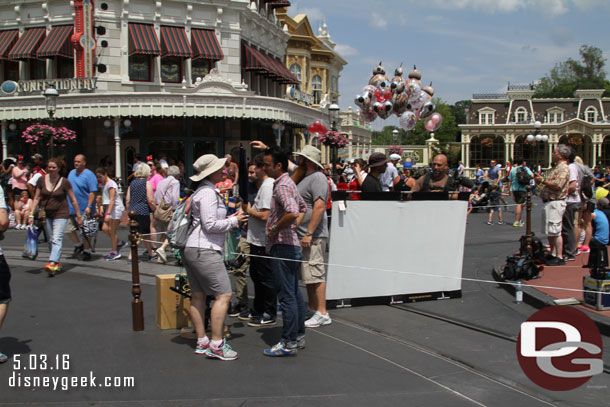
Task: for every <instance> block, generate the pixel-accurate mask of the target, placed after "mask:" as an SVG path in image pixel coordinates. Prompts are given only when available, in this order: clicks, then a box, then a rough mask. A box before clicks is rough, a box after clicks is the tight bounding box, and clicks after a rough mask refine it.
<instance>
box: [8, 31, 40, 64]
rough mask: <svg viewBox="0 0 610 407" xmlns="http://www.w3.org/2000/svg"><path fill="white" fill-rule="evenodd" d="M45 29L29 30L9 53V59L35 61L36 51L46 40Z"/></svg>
mask: <svg viewBox="0 0 610 407" xmlns="http://www.w3.org/2000/svg"><path fill="white" fill-rule="evenodd" d="M46 32H47V30H46V28H44V27H36V28H28V29H27V30H25V31H24V33H23V35H22V36H21V38H19V41H17V43H16V44H15V46H13V48H12V49H11V50H10V51H9V53H8V59H34V58H36V51H37V50H38V47H39V46H40V44H41V43H42V41H43V40H44V37H45V34H46Z"/></svg>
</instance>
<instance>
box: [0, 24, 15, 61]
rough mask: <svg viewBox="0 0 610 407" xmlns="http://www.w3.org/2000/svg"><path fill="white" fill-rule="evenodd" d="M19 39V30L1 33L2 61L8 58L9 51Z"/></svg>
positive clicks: (0, 48) (0, 51)
mask: <svg viewBox="0 0 610 407" xmlns="http://www.w3.org/2000/svg"><path fill="white" fill-rule="evenodd" d="M17 38H19V30H8V31H0V59H7V58H8V51H9V50H10V49H11V48H13V46H14V45H15V43H16V42H17Z"/></svg>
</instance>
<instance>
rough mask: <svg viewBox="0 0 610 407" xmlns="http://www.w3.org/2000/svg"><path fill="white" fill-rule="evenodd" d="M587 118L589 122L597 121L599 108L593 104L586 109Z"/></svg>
mask: <svg viewBox="0 0 610 407" xmlns="http://www.w3.org/2000/svg"><path fill="white" fill-rule="evenodd" d="M585 120H586V121H588V122H589V123H595V122H596V121H597V109H596V108H594V107H593V106H589V107H588V108H587V109H586V110H585Z"/></svg>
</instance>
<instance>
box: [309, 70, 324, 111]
mask: <svg viewBox="0 0 610 407" xmlns="http://www.w3.org/2000/svg"><path fill="white" fill-rule="evenodd" d="M311 88H312V90H313V104H314V105H319V104H320V101H322V77H321V76H320V75H314V77H313V78H311Z"/></svg>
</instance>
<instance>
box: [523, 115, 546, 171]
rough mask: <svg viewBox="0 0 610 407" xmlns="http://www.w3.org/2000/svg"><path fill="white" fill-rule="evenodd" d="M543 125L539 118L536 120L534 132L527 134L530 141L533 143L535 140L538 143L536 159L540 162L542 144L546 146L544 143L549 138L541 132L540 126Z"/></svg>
mask: <svg viewBox="0 0 610 407" xmlns="http://www.w3.org/2000/svg"><path fill="white" fill-rule="evenodd" d="M541 127H542V123H540V121H539V120H536V121H535V122H534V134H528V136H527V141H528V142H529V143H533V142H535V143H536V144H535V145H536V161H537V162H540V145H541V144H542V145H543V146H544V143H546V142H547V141H548V140H549V136H548V135H546V134H540V128H541ZM543 151H544V147H543Z"/></svg>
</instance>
